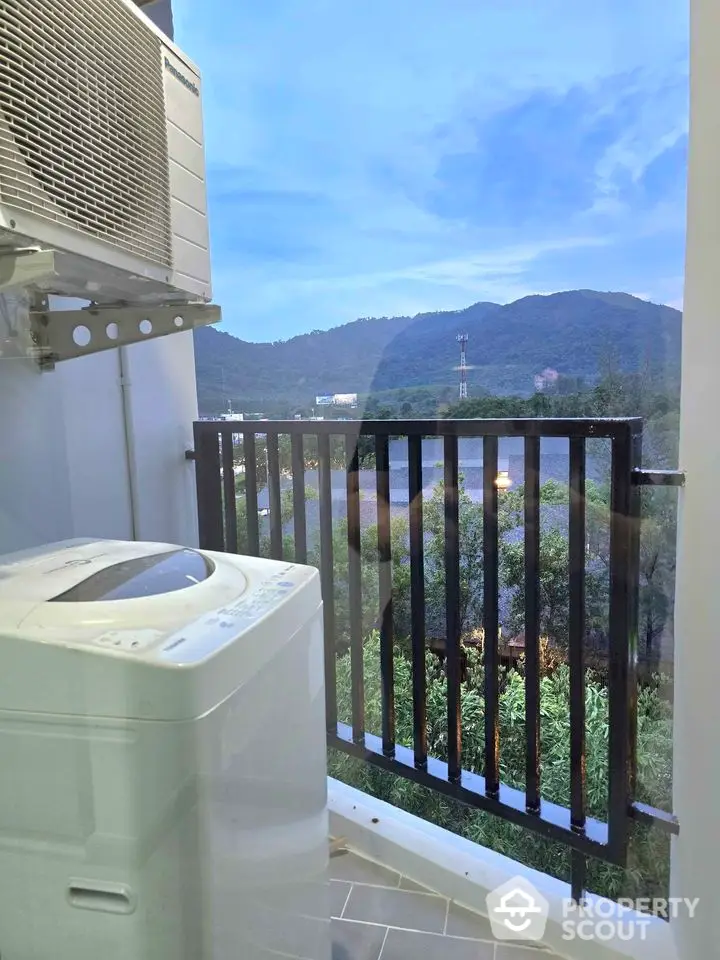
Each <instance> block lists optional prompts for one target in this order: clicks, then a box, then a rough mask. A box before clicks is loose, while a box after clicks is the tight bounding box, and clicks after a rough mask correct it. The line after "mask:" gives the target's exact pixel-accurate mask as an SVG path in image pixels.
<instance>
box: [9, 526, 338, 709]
mask: <svg viewBox="0 0 720 960" xmlns="http://www.w3.org/2000/svg"><path fill="white" fill-rule="evenodd" d="M319 605H320V592H319V580H318V575H317V571H314V570H312V568H309V567H304V566H299V565H296V564H287V563H280V562H276V561H269V560H261V559H257V558H250V557H238V556H234V555H229V554H218V553H210V552H207V551H198V550H191V549H187V548H183V547H178V546H175V545H172V544H150V543H126V542H123V541H98V540H82V541H77V540H75V541H66V542H64V543H60V544H52V545H49V546H48V547H45V548H40V549H38V550H33V551H28V552H25V553H23V554H16V555H11V556H7V557H0V710H22V711H29V712H33V711H37V712H40V713H56V714H65V715H67V714H72V715H80V714H82V715H86V716H96V717H132V718H137V719H159V720H178V719H188V718H192V717H197V716H201V715H203V713H204V712H207V711H208V710H209V709H211V708H212V707H213V706H215V705H216V704H217V703H220V702H221V701H222V700H224V699H225V698H227V697H228V696H230V695H231V694H232V692H233V691H234V690H236V689H237V688H238V687H240V686H242V684H243V683H245V682H247V681H248V679H250V678H251V677H252V676H253V675H254V673H256V672H257V670H259V669H261V668H262V666H263V664H264V663H266V662H267V660H268V658H271V657H272V656H273V655H275V653H276V652H277V651H278V650H279V649H280V648H281V647H282V646H283V645H284V643H286V642H288V640H289V638H290V637H292V635H293V634H294V633H295V632H296V631H297V629H298V627H300V626H302V625H303V624H304V623H305V622H307V620H309V619H311V618H312V617H313V615H315V614H316V613H317V610H318V607H319Z"/></svg>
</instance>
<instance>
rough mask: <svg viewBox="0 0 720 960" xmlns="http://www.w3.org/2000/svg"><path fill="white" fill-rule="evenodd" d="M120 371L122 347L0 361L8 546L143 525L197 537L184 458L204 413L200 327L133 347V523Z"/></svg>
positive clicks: (0, 473)
mask: <svg viewBox="0 0 720 960" xmlns="http://www.w3.org/2000/svg"><path fill="white" fill-rule="evenodd" d="M58 305H60V304H55V306H58ZM64 306H66V307H67V306H69V304H67V303H66V304H64ZM1 335H2V331H0V336H1ZM119 373H120V367H119V360H118V351H117V350H111V351H107V352H104V353H99V354H95V355H92V356H89V357H83V358H80V359H77V360H68V361H64V362H62V363H59V364H58V365H57V366H56V369H55V370H54V371H53V372H47V373H39V372H38V370H37V367H36V366H35V364H34V363H32V362H31V361H26V360H21V359H0V553H6V552H8V551H11V550H18V549H23V548H25V547H29V546H34V545H36V544H39V543H45V542H49V541H52V540H58V539H63V538H66V537H74V536H99V537H117V538H120V539H131V538H132V535H133V528H134V529H135V532H136V535H137V538H138V539H152V540H162V541H169V542H173V543H183V544H188V545H192V544H195V543H197V529H196V511H195V500H194V497H195V493H194V473H193V465H192V463H190V462H188V461H186V460H185V456H184V454H185V450H186V449H189V448H191V447H192V422H193V420H194V419H196V417H197V399H196V388H195V364H194V353H193V340H192V334H191V333H178V334H172V335H171V336H169V337H165V338H161V339H157V340H153V341H150V342H148V343H143V344H136V345H133V346H132V347H129V348H128V349H127V374H128V380H129V386H128V388H127V390H128V414H129V422H130V424H131V430H132V431H134V437H135V439H134V443H133V444H132V447H133V450H134V461H133V472H134V476H135V479H136V491H137V499H136V503H135V523H134V524H133V518H132V514H131V488H130V472H129V470H128V460H127V445H126V436H125V422H124V408H123V395H122V389H121V384H120V376H119Z"/></svg>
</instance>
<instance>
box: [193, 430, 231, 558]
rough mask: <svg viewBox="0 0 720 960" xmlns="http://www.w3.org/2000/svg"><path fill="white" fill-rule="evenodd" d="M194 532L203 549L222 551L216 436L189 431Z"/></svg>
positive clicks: (223, 545)
mask: <svg viewBox="0 0 720 960" xmlns="http://www.w3.org/2000/svg"><path fill="white" fill-rule="evenodd" d="M193 432H194V441H195V483H196V488H197V508H198V533H199V542H200V546H201V547H202V548H203V549H205V550H224V549H225V542H224V536H223V508H222V485H221V482H220V434H219V433H217V432H215V431H213V432H210V431H205V430H201V429H200V425H199V424H197V423H196V424H195V426H194V428H193Z"/></svg>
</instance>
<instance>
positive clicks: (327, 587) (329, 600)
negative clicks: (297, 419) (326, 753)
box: [318, 433, 337, 735]
mask: <svg viewBox="0 0 720 960" xmlns="http://www.w3.org/2000/svg"><path fill="white" fill-rule="evenodd" d="M318 486H319V488H320V489H319V492H318V495H319V498H320V503H319V509H320V581H321V585H322V599H323V627H324V637H325V722H326V726H327V730H328V733H331V734H333V735H336V734H337V689H336V665H335V657H336V638H335V575H334V570H333V517H332V465H331V463H330V436H329V434H326V433H325V434H320V435H319V436H318Z"/></svg>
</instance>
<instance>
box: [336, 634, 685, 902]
mask: <svg viewBox="0 0 720 960" xmlns="http://www.w3.org/2000/svg"><path fill="white" fill-rule="evenodd" d="M468 658H469V670H468V678H467V680H466V682H465V684H464V685H463V690H462V698H461V709H462V735H463V743H462V751H463V766H464V768H465V769H469V770H471V771H474V772H478V773H482V770H483V748H484V726H483V718H484V712H485V705H484V699H483V693H482V691H483V667H482V662H481V657H480V654H479V653H478V652H477V651H474V650H470V651H468ZM363 660H364V672H365V711H366V726H367V729H368V731H369V732H371V733H375V734H377V735H379V734H380V731H381V719H382V713H381V699H380V641H379V637H378V634H377V633H372V634H371V635H370V636H369V637H368V639H367V640H366V642H365V646H364V652H363ZM394 667H395V703H396V729H397V741H398V743H401V744H404V745H405V746H412V742H413V720H412V677H411V668H410V662H409V660H408V659H407V657H406V656H405V655H404V654H403V652H402V651H401V650H399V649H398V650H396V652H395V658H394ZM351 673H352V671H351V666H350V656H349V655H348V654H346V655H344V656H343V657H341V658H340V659H339V660H338V664H337V694H338V716H339V719H340V720H341V721H343V722H346V723H348V722H350V717H351V679H352V676H351ZM501 689H502V692H501V695H500V710H499V717H500V744H501V752H500V764H501V775H502V779H503V782H505V783H507V784H510V785H511V786H514V787H517V788H519V789H523V788H524V782H525V781H524V777H525V681H524V676H523V667H522V664H520V666H519V668H518V669H514V670H507V671H505V672H504V673H503V677H502V684H501ZM569 696H570V684H569V671H568V669H567V667H566V666H560V667H559V668H557V669H556V670H555V671H554V672H552V673H551V674H548V675H546V676H544V677H543V679H542V681H541V714H542V718H541V730H542V741H541V756H542V758H543V764H542V770H541V778H542V795H543V797H544V798H545V799H546V800H549V801H552V802H555V803H560V804H563V805H567V804H568V802H569V784H570V713H569V706H568V705H569ZM586 711H587V786H588V807H589V812H590V813H591V814H592V815H594V816H596V817H599V818H603V817H604V816H605V811H606V803H607V784H608V780H607V755H608V696H607V688H606V686H605V685H604V684H603V683H602V682H601V681H600V680H599V679H598V678H597V677H595V676H594V675H593V674H592V673H590V672H589V673H588V676H587V691H586ZM427 713H428V719H427V730H428V749H429V752H430V754H431V755H432V756H436V757H439V758H440V759H443V760H447V699H446V678H445V675H444V672H443V671H442V669H441V668H440V667H439V665H438V664H437V662H436V661H434V660H433V659H431V660H429V662H428V669H427ZM638 724H639V749H638V762H639V769H638V799H641V800H643V801H645V802H647V803H653V804H656V805H657V806H660V807H663V808H665V809H670V803H671V785H670V770H671V768H672V714H671V708H670V706H669V704H668V702H667V700H666V699H665V698H664V696H663V693H662V679H661V678H657V680H656V682H655V683H654V684H653V685H651V686H648V687H646V688H644V689H643V690H642V692H641V694H640V700H639V715H638ZM329 772H330V775H331V776H334V777H337V778H338V779H340V780H342V781H344V782H345V783H349V784H351V785H352V786H355V787H358V788H359V789H361V790H364V791H365V792H366V793H369V794H371V795H372V796H375V797H378V798H380V799H382V800H386V801H388V802H389V803H393V804H395V805H396V806H399V807H401V808H402V809H404V810H408V811H410V812H411V813H414V814H416V815H417V816H420V817H423V818H424V819H426V820H429V821H430V822H431V823H436V824H438V825H439V826H442V827H444V828H446V829H448V830H451V831H453V832H455V833H458V834H460V835H461V836H464V837H467V838H469V839H471V840H474V841H476V842H477V843H480V844H482V845H483V846H485V847H489V848H490V849H492V850H496V851H497V852H499V853H502V854H505V855H506V856H509V857H512V858H513V859H514V860H518V861H520V862H521V863H525V864H527V865H528V866H531V867H534V868H535V869H538V870H542V871H543V872H545V873H549V874H552V875H554V876H557V877H559V878H561V879H565V880H569V878H570V867H569V855H568V851H567V849H566V848H565V847H563V846H562V845H561V844H558V843H554V842H551V841H548V840H546V839H544V838H542V837H540V836H538V835H537V834H534V833H531V832H530V831H528V830H526V829H523V828H521V827H517V826H515V825H513V824H510V823H508V822H507V821H504V820H502V819H500V818H499V817H496V816H493V815H491V814H487V813H483V812H480V811H478V810H476V809H475V808H472V807H469V806H467V805H465V804H462V803H459V802H457V801H453V800H450V799H448V798H447V797H444V796H441V795H440V794H438V793H436V792H435V791H432V790H429V789H427V788H424V787H420V786H418V785H417V784H414V783H411V782H410V781H408V780H404V779H402V778H400V777H397V776H394V775H392V774H390V773H387V772H386V771H383V770H380V769H379V768H377V767H375V766H373V765H372V764H369V763H365V762H363V761H358V760H356V759H354V758H351V757H349V756H347V755H345V754H342V753H339V752H335V751H333V752H332V753H331V756H330V763H329ZM668 875H669V843H668V840H667V838H666V837H665V836H663V835H662V834H661V833H659V832H657V831H653V830H652V829H648V828H646V827H640V826H636V827H635V828H634V830H633V835H632V841H631V847H630V861H629V866H628V868H627V869H626V870H622V869H619V868H617V867H613V866H611V865H609V864H607V863H604V862H602V861H599V860H593V861H591V862H590V863H589V870H588V887H589V889H590V890H592V891H593V892H596V893H599V894H601V895H604V896H608V897H640V896H643V897H645V896H649V897H653V896H656V897H667V896H668Z"/></svg>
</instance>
